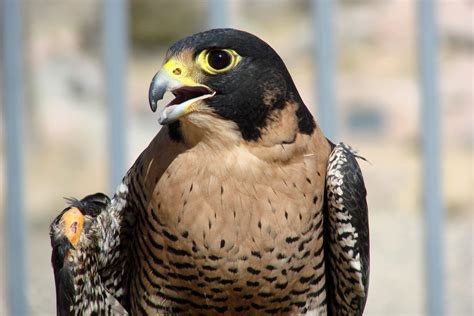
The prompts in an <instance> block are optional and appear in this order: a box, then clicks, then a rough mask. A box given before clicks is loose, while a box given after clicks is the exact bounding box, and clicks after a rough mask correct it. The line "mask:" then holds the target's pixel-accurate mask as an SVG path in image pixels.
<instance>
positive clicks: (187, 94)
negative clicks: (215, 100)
mask: <svg viewBox="0 0 474 316" xmlns="http://www.w3.org/2000/svg"><path fill="white" fill-rule="evenodd" d="M171 93H173V94H174V96H175V98H174V99H173V100H171V102H170V103H168V104H167V105H166V106H165V107H169V106H172V105H175V104H181V103H184V102H188V101H191V100H195V101H198V100H202V99H207V98H210V97H212V96H213V95H214V94H215V92H214V91H212V90H211V89H209V88H207V87H204V86H196V87H181V88H178V89H174V90H172V91H171ZM193 102H194V101H193Z"/></svg>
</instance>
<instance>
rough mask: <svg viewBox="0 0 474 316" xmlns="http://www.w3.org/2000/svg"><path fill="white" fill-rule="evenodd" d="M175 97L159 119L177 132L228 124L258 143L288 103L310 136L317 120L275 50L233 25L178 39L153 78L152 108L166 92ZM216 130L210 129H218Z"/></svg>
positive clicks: (296, 122)
mask: <svg viewBox="0 0 474 316" xmlns="http://www.w3.org/2000/svg"><path fill="white" fill-rule="evenodd" d="M167 91H170V92H171V93H172V94H173V95H174V96H175V98H174V99H173V100H172V101H171V102H170V103H169V104H167V105H165V107H164V108H163V110H162V111H161V113H160V118H159V122H160V123H161V124H163V125H165V124H167V125H170V126H169V127H170V130H172V129H173V130H176V131H179V129H180V125H183V124H188V125H189V124H193V125H194V126H196V127H197V128H198V129H199V128H201V129H208V130H212V129H213V127H215V126H216V125H222V126H227V127H229V128H232V129H234V130H235V131H236V132H237V133H239V135H240V137H241V138H242V139H244V140H246V141H258V140H259V139H260V138H261V136H262V132H263V131H264V129H265V128H267V127H268V125H269V124H272V121H274V120H275V117H276V114H278V115H280V119H281V120H283V119H286V118H284V117H281V111H283V110H284V109H285V108H286V107H289V106H291V107H292V110H291V111H286V112H288V113H289V114H285V115H292V116H294V117H293V121H294V122H295V125H296V126H295V128H296V129H298V130H299V131H300V132H302V133H304V134H311V133H312V131H313V129H314V128H315V123H314V120H313V117H312V116H311V114H310V112H309V111H308V109H307V108H306V106H305V105H304V104H303V102H302V100H301V97H300V96H299V94H298V91H297V89H296V87H295V84H294V83H293V80H292V78H291V76H290V74H289V72H288V70H287V69H286V66H285V64H284V63H283V61H282V60H281V58H280V57H279V56H278V54H277V53H276V52H275V51H274V50H273V49H272V48H271V47H270V46H269V45H268V44H267V43H265V42H264V41H262V40H261V39H259V38H258V37H256V36H254V35H252V34H249V33H246V32H243V31H238V30H234V29H213V30H210V31H206V32H202V33H197V34H194V35H191V36H189V37H186V38H184V39H181V40H179V41H178V42H176V43H175V44H173V45H172V46H171V47H170V49H169V50H168V52H167V54H166V58H165V62H164V64H163V67H162V68H161V70H160V71H159V72H158V73H157V74H156V75H155V77H154V78H153V80H152V82H151V85H150V90H149V102H150V107H151V109H152V110H153V111H156V109H157V102H158V101H159V100H161V99H162V98H163V96H164V94H165V92H167ZM216 131H217V129H216V130H214V132H216Z"/></svg>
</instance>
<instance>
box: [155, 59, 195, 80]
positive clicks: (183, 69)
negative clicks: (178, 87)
mask: <svg viewBox="0 0 474 316" xmlns="http://www.w3.org/2000/svg"><path fill="white" fill-rule="evenodd" d="M162 69H163V70H165V71H166V72H167V73H168V74H169V75H170V76H171V77H172V78H174V79H176V80H179V81H180V82H181V83H182V84H183V85H185V86H188V87H192V86H197V85H199V83H198V82H196V81H194V79H193V78H192V77H191V73H190V71H189V67H188V66H187V65H186V64H185V63H183V62H181V61H180V60H179V59H176V58H171V59H170V60H168V61H167V62H166V63H165V64H164V65H163V68H162Z"/></svg>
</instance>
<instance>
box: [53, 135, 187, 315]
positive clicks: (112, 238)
mask: <svg viewBox="0 0 474 316" xmlns="http://www.w3.org/2000/svg"><path fill="white" fill-rule="evenodd" d="M163 148H166V150H164V151H162V152H160V149H161V150H162V149H163ZM184 150H186V148H185V146H184V145H182V144H181V143H178V142H175V141H172V140H171V137H170V135H169V130H168V127H164V128H162V130H161V131H160V132H159V133H158V135H157V136H156V137H155V138H154V139H153V140H152V142H151V143H150V145H149V146H148V147H147V148H146V149H145V150H144V151H143V152H142V154H141V155H140V156H139V157H138V159H137V160H136V161H135V163H134V165H133V166H132V167H131V168H130V169H129V171H128V172H127V174H126V176H125V177H124V179H123V181H122V183H121V184H120V185H119V187H118V189H117V192H116V193H115V195H114V197H113V198H112V200H110V201H109V199H108V198H107V197H106V196H105V195H104V194H101V193H99V194H95V195H90V196H87V197H85V198H84V199H82V200H80V201H77V200H71V201H70V202H71V206H70V207H68V208H66V209H65V210H64V211H63V212H61V214H59V215H58V216H57V217H56V219H55V220H54V221H53V223H52V224H51V227H50V236H51V246H52V248H53V251H52V260H51V261H52V265H53V270H54V275H55V283H56V293H57V294H56V301H57V312H58V315H74V314H91V313H93V312H96V313H98V314H101V315H102V314H107V315H124V314H127V312H126V310H129V308H130V297H129V294H130V293H129V282H130V275H131V273H133V264H134V262H135V261H134V260H133V256H134V255H136V254H135V252H134V248H135V247H134V236H135V231H134V229H135V222H136V220H137V216H138V215H139V214H140V213H141V212H143V211H144V209H145V207H146V205H148V201H149V200H150V199H151V197H152V194H153V191H154V187H155V185H156V183H157V182H158V180H159V179H160V177H161V175H162V174H163V172H164V171H165V170H166V168H167V167H168V165H169V164H170V163H171V162H172V161H173V160H174V158H175V157H176V156H177V155H178V154H179V153H181V152H182V151H184ZM75 210H77V212H76V211H75ZM78 223H79V224H78ZM78 225H79V226H78ZM71 231H73V233H71Z"/></svg>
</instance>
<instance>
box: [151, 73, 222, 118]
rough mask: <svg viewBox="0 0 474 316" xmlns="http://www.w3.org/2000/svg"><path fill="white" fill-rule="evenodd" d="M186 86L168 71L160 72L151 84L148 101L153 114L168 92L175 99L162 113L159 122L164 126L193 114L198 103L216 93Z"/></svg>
mask: <svg viewBox="0 0 474 316" xmlns="http://www.w3.org/2000/svg"><path fill="white" fill-rule="evenodd" d="M186 81H187V84H184V83H183V82H182V80H180V79H179V78H175V76H174V75H170V73H169V72H168V71H167V69H162V70H160V71H159V72H158V73H157V74H156V75H155V77H153V80H152V81H151V84H150V89H149V91H148V101H149V102H150V108H151V110H152V111H153V112H155V111H156V109H157V104H158V101H159V100H161V99H163V96H164V95H165V93H166V91H171V93H173V94H174V95H175V98H174V99H173V100H172V101H171V102H170V103H168V104H167V105H166V106H165V107H164V108H163V110H162V111H161V113H160V117H159V119H158V122H159V123H160V124H162V125H165V124H169V123H172V122H174V121H176V120H177V119H179V118H180V117H183V116H185V115H186V114H189V113H191V112H194V111H196V108H195V107H194V106H193V105H194V104H195V103H196V102H198V101H200V100H204V99H208V98H211V97H213V96H214V95H215V94H216V92H215V91H213V90H212V89H210V88H209V87H207V86H205V85H201V84H197V83H194V82H193V83H192V84H190V83H189V80H186Z"/></svg>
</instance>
